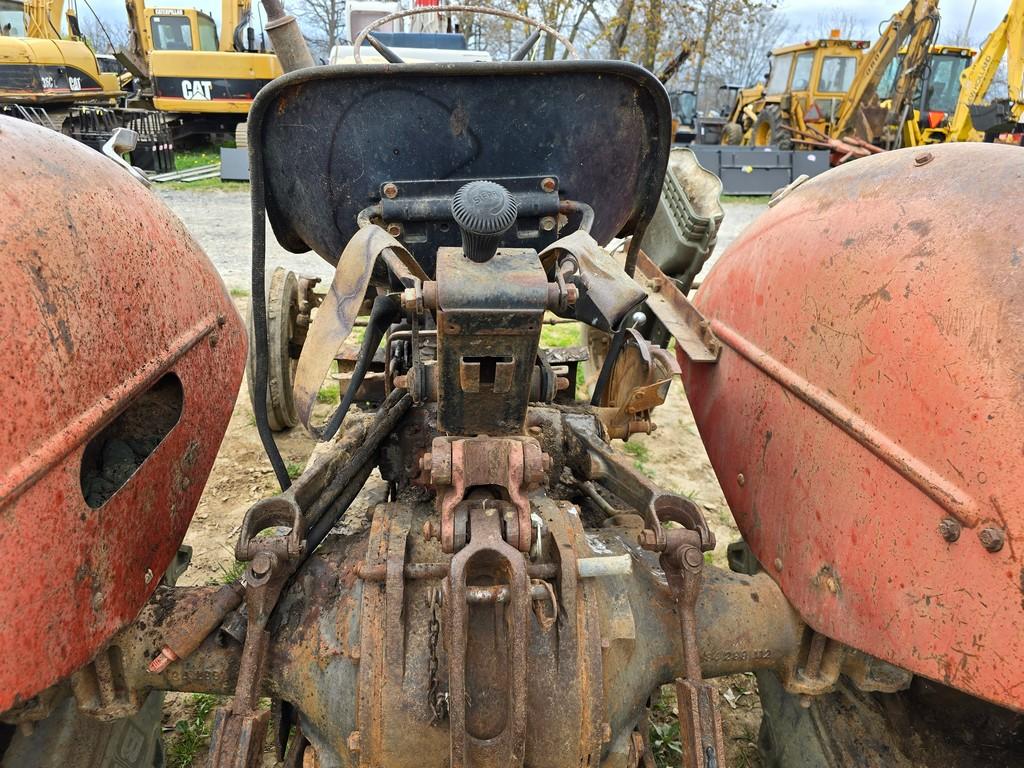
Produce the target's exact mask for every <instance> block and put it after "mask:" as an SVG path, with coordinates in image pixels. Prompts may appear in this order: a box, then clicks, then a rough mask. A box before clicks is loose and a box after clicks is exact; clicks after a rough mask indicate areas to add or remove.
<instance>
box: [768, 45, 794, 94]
mask: <svg viewBox="0 0 1024 768" xmlns="http://www.w3.org/2000/svg"><path fill="white" fill-rule="evenodd" d="M792 63H793V54H792V53H784V54H782V55H780V56H773V57H772V70H771V74H769V75H768V85H767V86H765V89H764V92H765V95H766V96H778V95H779V94H780V93H785V91H786V86H787V85H789V70H790V68H791V65H792Z"/></svg>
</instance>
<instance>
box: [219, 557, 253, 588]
mask: <svg viewBox="0 0 1024 768" xmlns="http://www.w3.org/2000/svg"><path fill="white" fill-rule="evenodd" d="M245 568H246V564H245V563H243V562H242V561H241V560H235V561H234V562H233V563H232V564H231V565H230V566H228V567H225V566H223V565H221V566H220V569H221V574H220V576H218V577H217V582H216V583H217V584H234V583H235V582H236V581H238V580H239V579H240V578H242V574H243V573H245Z"/></svg>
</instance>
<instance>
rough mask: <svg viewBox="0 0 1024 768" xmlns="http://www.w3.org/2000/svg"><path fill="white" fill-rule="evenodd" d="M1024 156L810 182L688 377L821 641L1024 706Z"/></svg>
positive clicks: (710, 433) (935, 157) (756, 249)
mask: <svg viewBox="0 0 1024 768" xmlns="http://www.w3.org/2000/svg"><path fill="white" fill-rule="evenodd" d="M1022 179H1024V155H1021V153H1020V152H1018V151H1017V150H1015V149H1011V148H1007V147H1000V146H992V145H981V144H974V145H956V146H939V147H932V148H930V150H929V152H928V153H927V156H926V155H925V154H924V153H918V152H915V151H912V150H906V151H899V152H893V153H887V154H885V155H882V156H878V157H873V158H867V159H864V160H860V161H858V162H856V163H853V164H851V165H849V166H845V167H842V168H839V169H835V170H833V171H831V172H829V173H828V174H826V175H824V176H821V177H818V178H815V179H812V180H810V181H808V182H806V183H804V184H802V185H800V186H799V187H798V188H796V189H794V190H793V191H792V192H791V193H790V194H789V195H787V196H786V197H785V198H784V199H782V200H781V201H780V202H779V203H778V204H777V205H776V206H775V207H774V208H772V209H771V210H770V211H769V212H768V213H766V214H765V215H764V216H762V217H761V218H760V219H759V220H758V221H757V222H755V224H754V225H753V226H752V227H750V228H749V229H748V230H747V231H746V232H745V233H744V235H743V236H742V237H741V238H740V239H739V240H738V241H736V242H735V243H734V244H733V247H732V248H731V249H730V251H729V252H728V253H727V254H726V255H724V256H723V257H722V258H721V260H720V262H719V263H718V264H717V265H716V266H715V268H714V269H713V270H712V272H711V274H710V275H709V277H708V279H707V280H706V281H705V282H704V284H703V286H702V287H701V289H700V291H699V292H698V294H697V297H696V302H695V303H696V304H697V306H698V307H699V308H700V310H701V311H702V312H703V313H704V314H705V315H706V316H707V317H708V318H710V319H711V321H712V322H711V328H712V331H713V332H714V333H715V335H716V336H717V337H718V338H719V339H720V340H721V341H722V342H723V344H724V345H725V347H726V349H724V350H723V352H722V356H721V359H720V360H719V363H718V365H716V366H699V365H690V364H688V363H687V362H686V360H685V359H680V364H681V365H682V367H683V371H684V381H685V384H686V388H687V394H688V396H689V399H690V402H691V405H692V407H693V411H694V416H695V418H696V420H697V424H698V426H699V428H700V432H701V435H702V437H703V439H704V442H705V444H706V446H707V449H708V454H709V456H710V458H711V461H712V464H713V465H714V467H715V470H716V473H717V475H718V478H719V480H720V481H721V484H722V487H723V489H724V491H725V495H726V498H727V499H728V501H729V505H730V507H731V508H732V510H733V512H734V514H735V516H736V519H737V522H738V524H739V526H740V529H741V530H742V532H743V534H744V537H745V538H746V539H747V541H748V543H749V544H750V546H751V548H752V549H753V551H754V552H755V553H756V554H757V556H758V558H759V560H760V561H761V563H762V564H763V565H764V567H765V568H766V569H767V570H768V572H769V573H770V574H771V575H772V576H773V578H775V579H776V580H777V581H778V582H779V583H780V584H781V586H782V588H783V590H784V592H785V593H786V595H787V597H788V598H789V599H790V600H791V601H792V602H793V603H794V605H795V606H796V607H797V608H798V610H799V611H800V612H801V613H802V614H803V616H804V617H805V618H806V619H807V621H808V622H809V623H810V624H811V625H812V626H813V627H814V628H815V629H816V630H818V631H819V632H821V633H823V634H826V635H828V636H829V637H833V638H837V639H839V640H840V641H842V642H844V643H847V644H848V645H851V646H853V647H855V648H859V649H861V650H864V651H866V652H868V653H871V654H872V655H874V656H877V657H879V658H881V659H884V660H886V661H889V662H891V663H893V664H895V665H897V666H900V667H904V668H907V669H910V670H912V671H914V672H916V673H918V674H921V675H924V676H926V677H930V678H933V679H935V680H939V681H942V682H944V683H946V684H948V685H951V686H953V687H955V688H959V689H961V690H964V691H967V692H969V693H972V694H974V695H977V696H980V697H982V698H985V699H988V700H990V701H993V702H996V703H999V704H1002V705H1004V706H1009V707H1013V708H1016V709H1024V677H1022V670H1024V644H1022V643H1021V642H1020V638H1021V637H1022V636H1024V594H1022V590H1024V570H1022V565H1024V549H1022V547H1024V544H1022V543H1021V537H1022V536H1024V491H1022V486H1021V483H1020V475H1021V467H1022V464H1024V460H1022V456H1024V447H1022V442H1021V435H1022V434H1024V386H1022V379H1021V371H1022V370H1024V334H1022V333H1021V329H1022V328H1024V246H1022V243H1024V219H1022V217H1021V216H1020V212H1019V210H1018V208H1017V207H1016V206H1013V205H1008V204H1007V198H1006V195H1007V193H1008V192H1009V193H1012V190H1015V189H1018V188H1019V187H1020V185H1021V180H1022Z"/></svg>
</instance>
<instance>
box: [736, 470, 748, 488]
mask: <svg viewBox="0 0 1024 768" xmlns="http://www.w3.org/2000/svg"><path fill="white" fill-rule="evenodd" d="M746 484H747V478H745V477H744V476H743V473H742V472H740V473H739V474H738V475H736V485H738V486H739V487H740V488H742V487H743V486H744V485H746Z"/></svg>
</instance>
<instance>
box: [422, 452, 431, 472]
mask: <svg viewBox="0 0 1024 768" xmlns="http://www.w3.org/2000/svg"><path fill="white" fill-rule="evenodd" d="M433 466H434V456H433V454H431V453H424V454H423V455H422V456H420V469H422V470H423V471H424V472H426V473H427V474H428V475H429V474H430V469H431V467H433Z"/></svg>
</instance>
